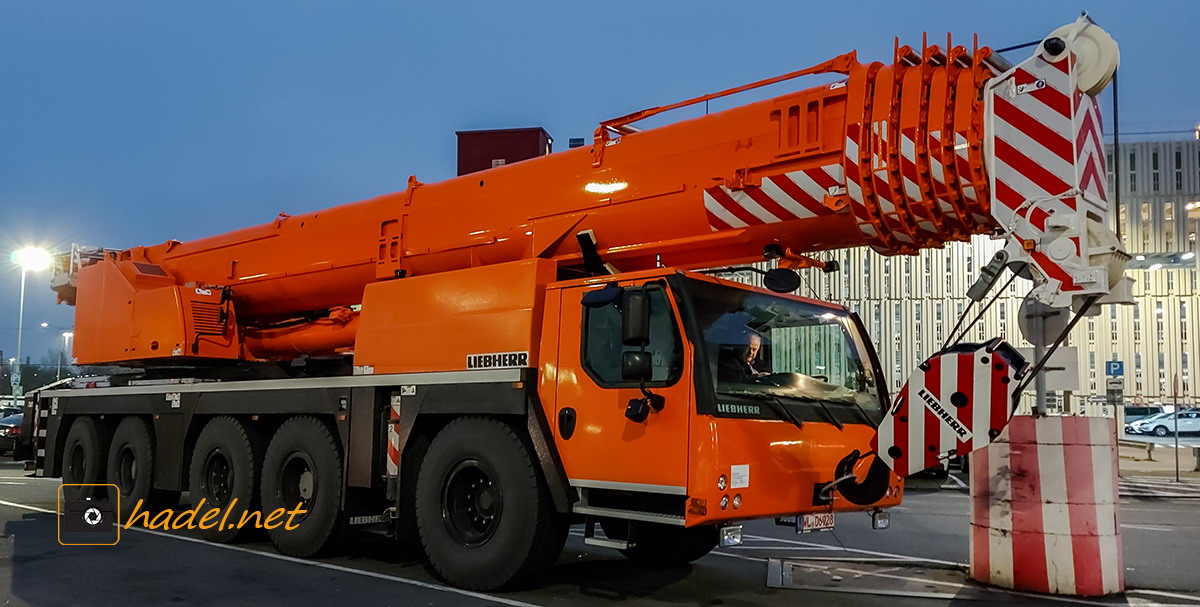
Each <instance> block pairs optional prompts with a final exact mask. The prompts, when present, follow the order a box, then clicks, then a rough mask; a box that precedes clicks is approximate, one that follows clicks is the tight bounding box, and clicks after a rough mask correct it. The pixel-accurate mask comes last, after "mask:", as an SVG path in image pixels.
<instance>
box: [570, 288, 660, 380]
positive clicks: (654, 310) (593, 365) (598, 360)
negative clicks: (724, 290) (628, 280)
mask: <svg viewBox="0 0 1200 607" xmlns="http://www.w3.org/2000/svg"><path fill="white" fill-rule="evenodd" d="M646 292H647V294H648V295H649V296H650V345H648V346H646V351H647V352H649V353H650V355H651V360H652V365H653V373H652V375H651V380H650V381H649V382H647V385H659V386H664V385H670V384H673V383H675V382H676V381H678V380H679V377H680V375H681V373H682V369H683V347H682V344H681V340H680V335H679V327H678V326H677V325H676V324H675V315H674V313H673V312H672V311H671V304H670V302H669V301H668V300H667V296H666V292H665V291H663V289H662V288H659V287H657V286H649V287H647V289H646ZM638 350H640V348H638V347H637V346H626V345H624V344H622V343H621V310H620V309H619V308H618V307H617V305H616V304H615V303H614V304H612V305H606V306H603V307H599V308H584V318H583V367H584V369H585V370H586V371H587V374H588V375H589V376H591V378H592V380H594V381H595V382H596V384H597V385H600V386H603V387H607V388H614V387H634V386H637V385H638V382H631V381H627V380H624V379H622V378H621V357H622V354H623V353H625V352H637V351H638Z"/></svg>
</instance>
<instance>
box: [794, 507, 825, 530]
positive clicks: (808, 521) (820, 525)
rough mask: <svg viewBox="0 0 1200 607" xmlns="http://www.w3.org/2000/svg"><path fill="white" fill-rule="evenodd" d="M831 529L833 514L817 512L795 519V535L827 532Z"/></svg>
mask: <svg viewBox="0 0 1200 607" xmlns="http://www.w3.org/2000/svg"><path fill="white" fill-rule="evenodd" d="M830 529H833V513H832V512H817V513H814V514H801V515H800V516H797V517H796V533H809V532H811V531H829V530H830Z"/></svg>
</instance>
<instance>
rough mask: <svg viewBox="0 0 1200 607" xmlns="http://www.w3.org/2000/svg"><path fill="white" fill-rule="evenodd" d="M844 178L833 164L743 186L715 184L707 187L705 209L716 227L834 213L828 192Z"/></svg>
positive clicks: (723, 228) (768, 178) (724, 227)
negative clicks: (827, 203)
mask: <svg viewBox="0 0 1200 607" xmlns="http://www.w3.org/2000/svg"><path fill="white" fill-rule="evenodd" d="M845 182H846V180H845V176H844V175H843V172H842V167H841V166H839V165H836V164H832V165H827V166H823V167H817V168H813V169H805V170H802V171H793V172H791V173H787V174H783V175H772V176H770V177H766V178H764V179H763V180H762V185H761V186H748V187H746V188H744V189H741V190H731V189H729V188H727V187H725V186H716V187H711V188H708V189H706V190H704V210H705V213H706V214H707V216H708V225H709V227H710V228H712V230H713V231H717V230H729V229H735V228H745V227H749V226H758V225H763V224H768V223H779V222H782V221H792V220H795V219H812V218H813V217H821V216H825V215H832V214H833V213H834V211H833V210H832V209H830V208H829V207H826V206H825V196H826V195H827V194H829V193H830V192H831V191H835V190H839V189H840V188H842V187H844V186H845Z"/></svg>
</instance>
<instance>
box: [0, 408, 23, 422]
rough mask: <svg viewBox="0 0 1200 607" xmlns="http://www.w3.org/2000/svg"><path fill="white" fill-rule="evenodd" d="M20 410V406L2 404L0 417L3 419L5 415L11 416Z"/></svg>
mask: <svg viewBox="0 0 1200 607" xmlns="http://www.w3.org/2000/svg"><path fill="white" fill-rule="evenodd" d="M20 412H21V408H20V407H12V406H9V405H4V406H2V407H0V419H4V418H6V417H11V416H13V415H16V414H18V413H20Z"/></svg>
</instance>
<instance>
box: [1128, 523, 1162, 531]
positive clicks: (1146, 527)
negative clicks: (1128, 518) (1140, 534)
mask: <svg viewBox="0 0 1200 607" xmlns="http://www.w3.org/2000/svg"><path fill="white" fill-rule="evenodd" d="M1121 527H1124V528H1128V529H1140V530H1142V531H1174V530H1173V529H1172V528H1170V527H1160V526H1158V525H1133V524H1129V523H1122V524H1121Z"/></svg>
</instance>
